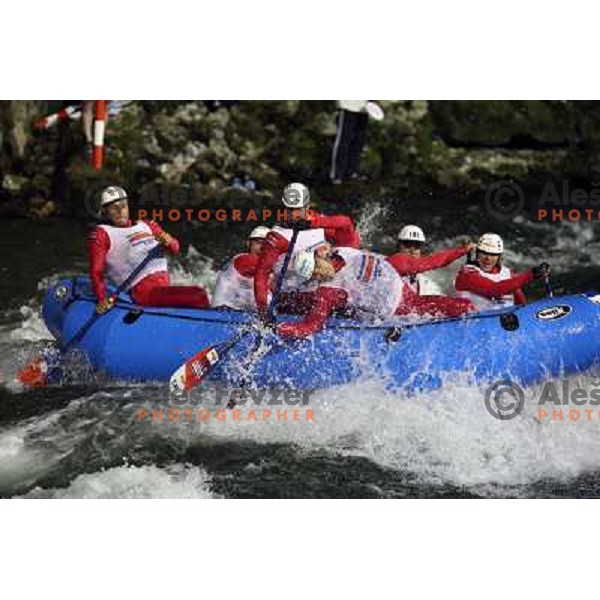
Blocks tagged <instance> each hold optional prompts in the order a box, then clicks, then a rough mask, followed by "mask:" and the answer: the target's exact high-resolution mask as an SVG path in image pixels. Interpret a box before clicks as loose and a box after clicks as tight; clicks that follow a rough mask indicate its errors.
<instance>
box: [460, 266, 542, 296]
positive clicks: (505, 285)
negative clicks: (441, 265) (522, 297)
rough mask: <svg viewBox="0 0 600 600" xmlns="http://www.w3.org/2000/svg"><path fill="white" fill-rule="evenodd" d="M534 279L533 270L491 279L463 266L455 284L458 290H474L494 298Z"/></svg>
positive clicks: (513, 290) (476, 292) (481, 294)
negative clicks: (506, 277)
mask: <svg viewBox="0 0 600 600" xmlns="http://www.w3.org/2000/svg"><path fill="white" fill-rule="evenodd" d="M533 280H534V274H533V270H529V271H526V272H525V273H521V274H520V275H515V276H514V277H511V278H510V279H506V280H504V281H491V280H489V279H487V278H485V277H483V276H482V275H479V273H477V271H475V270H474V269H466V268H463V269H461V270H460V271H459V272H458V275H457V276H456V281H455V283H454V286H455V288H456V291H458V292H473V293H474V294H479V295H480V296H483V297H484V298H490V299H494V298H499V297H500V296H505V295H506V294H511V293H514V292H515V291H516V290H518V289H519V288H521V287H523V286H524V285H526V284H527V283H531V282H532V281H533Z"/></svg>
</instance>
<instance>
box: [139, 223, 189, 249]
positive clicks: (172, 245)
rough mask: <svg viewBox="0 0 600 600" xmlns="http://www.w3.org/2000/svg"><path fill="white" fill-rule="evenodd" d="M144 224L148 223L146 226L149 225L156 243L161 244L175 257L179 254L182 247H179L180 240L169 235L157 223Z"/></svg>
mask: <svg viewBox="0 0 600 600" xmlns="http://www.w3.org/2000/svg"><path fill="white" fill-rule="evenodd" d="M144 223H146V225H148V227H150V231H152V235H153V236H154V237H155V238H156V241H157V242H158V243H159V244H161V245H162V246H163V247H164V248H165V249H166V250H168V251H169V252H170V253H171V254H173V255H176V254H179V250H180V245H179V240H178V239H177V238H175V237H173V236H172V235H170V234H168V233H167V232H166V231H165V230H164V229H163V228H162V227H161V226H160V225H159V224H158V223H156V222H155V221H144Z"/></svg>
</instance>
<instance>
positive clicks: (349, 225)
mask: <svg viewBox="0 0 600 600" xmlns="http://www.w3.org/2000/svg"><path fill="white" fill-rule="evenodd" d="M310 222H311V226H312V228H313V229H316V228H318V227H322V228H323V229H325V239H326V240H327V241H328V242H330V243H331V244H333V245H334V246H345V247H348V248H356V249H358V248H359V247H360V235H359V233H358V231H356V227H355V225H354V221H353V220H352V219H351V218H350V217H348V216H346V215H322V214H320V213H315V212H313V213H312V214H311V216H310Z"/></svg>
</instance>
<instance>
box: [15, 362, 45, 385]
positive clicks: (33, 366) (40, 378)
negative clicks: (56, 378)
mask: <svg viewBox="0 0 600 600" xmlns="http://www.w3.org/2000/svg"><path fill="white" fill-rule="evenodd" d="M17 379H18V380H19V381H20V382H21V383H22V384H23V385H25V386H26V387H29V388H41V387H46V385H48V363H47V362H46V359H45V358H44V357H43V356H34V357H33V358H32V359H31V360H30V361H29V362H28V363H27V364H26V365H25V367H23V368H22V369H21V370H20V371H19V372H18V373H17Z"/></svg>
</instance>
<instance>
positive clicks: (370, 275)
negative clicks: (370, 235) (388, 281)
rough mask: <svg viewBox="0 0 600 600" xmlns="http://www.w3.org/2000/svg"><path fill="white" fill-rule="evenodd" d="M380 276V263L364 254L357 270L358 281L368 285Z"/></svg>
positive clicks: (375, 258)
mask: <svg viewBox="0 0 600 600" xmlns="http://www.w3.org/2000/svg"><path fill="white" fill-rule="evenodd" d="M379 275H381V261H380V260H379V259H378V258H377V257H375V256H373V255H372V254H364V255H363V257H362V260H361V263H360V269H359V270H358V280H359V281H362V282H363V283H370V282H371V281H373V280H374V279H377V277H379Z"/></svg>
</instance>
